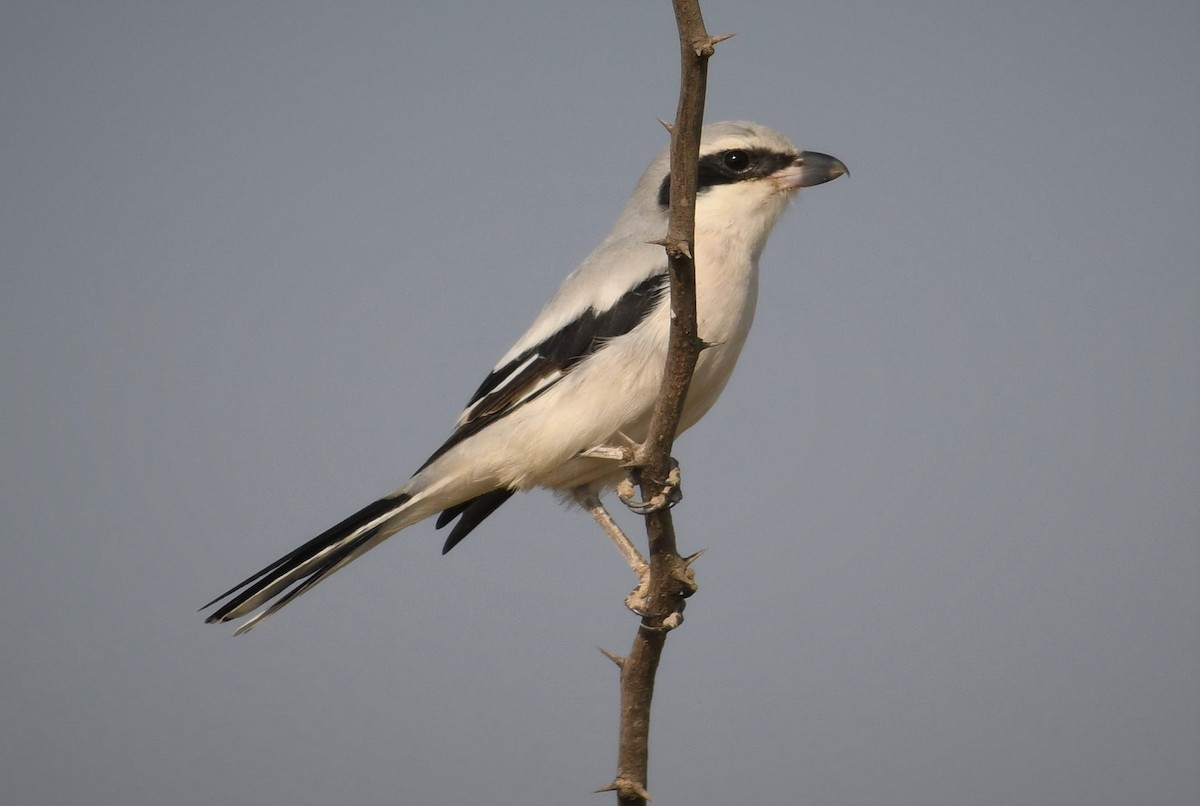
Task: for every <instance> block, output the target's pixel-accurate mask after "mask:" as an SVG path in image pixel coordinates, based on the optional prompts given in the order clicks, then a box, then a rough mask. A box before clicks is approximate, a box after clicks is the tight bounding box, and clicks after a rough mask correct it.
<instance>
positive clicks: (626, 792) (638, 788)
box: [596, 775, 654, 802]
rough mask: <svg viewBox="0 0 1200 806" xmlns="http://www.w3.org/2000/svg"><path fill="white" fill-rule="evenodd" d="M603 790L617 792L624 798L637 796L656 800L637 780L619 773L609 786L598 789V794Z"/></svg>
mask: <svg viewBox="0 0 1200 806" xmlns="http://www.w3.org/2000/svg"><path fill="white" fill-rule="evenodd" d="M601 792H616V793H618V794H619V795H620V796H621V797H622V798H626V799H627V798H630V797H632V796H637V797H639V798H641V799H642V800H644V801H647V802H649V801H652V800H654V798H652V797H650V793H649V792H647V791H646V787H644V786H642V785H641V784H639V783H638V782H637V781H631V780H629V779H628V778H622V777H621V776H619V775H618V776H617V777H616V778H615V779H614V780H613V782H612V783H611V784H609V785H608V786H605V787H602V788H600V789H597V790H596V794H600V793H601Z"/></svg>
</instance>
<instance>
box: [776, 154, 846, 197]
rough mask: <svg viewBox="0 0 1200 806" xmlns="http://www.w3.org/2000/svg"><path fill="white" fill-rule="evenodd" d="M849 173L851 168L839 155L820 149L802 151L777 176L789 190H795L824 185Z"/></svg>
mask: <svg viewBox="0 0 1200 806" xmlns="http://www.w3.org/2000/svg"><path fill="white" fill-rule="evenodd" d="M849 173H850V169H849V168H847V167H846V165H845V163H843V162H842V161H841V160H840V159H838V158H837V157H831V156H829V155H828V154H822V153H821V152H819V151H801V152H800V155H799V156H798V157H796V161H795V162H794V163H792V164H791V165H789V166H788V167H787V168H784V169H783V170H782V171H779V172H778V173H776V174H775V177H776V178H777V179H779V180H780V183H781V184H782V186H783V187H784V188H786V189H787V190H795V189H796V188H810V187H812V186H814V185H823V184H825V183H826V182H830V181H832V180H834V179H837V178H838V177H839V176H841V175H842V174H849Z"/></svg>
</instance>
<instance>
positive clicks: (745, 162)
mask: <svg viewBox="0 0 1200 806" xmlns="http://www.w3.org/2000/svg"><path fill="white" fill-rule="evenodd" d="M722 161H723V162H724V163H725V167H726V168H728V169H729V170H731V171H734V172H735V173H741V172H742V171H745V170H746V169H747V168H749V167H750V162H751V160H750V154H749V153H748V152H745V151H742V150H741V149H738V150H735V151H726V152H725V154H724V156H723V157H722Z"/></svg>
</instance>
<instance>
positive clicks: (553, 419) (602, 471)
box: [201, 122, 846, 633]
mask: <svg viewBox="0 0 1200 806" xmlns="http://www.w3.org/2000/svg"><path fill="white" fill-rule="evenodd" d="M669 160H670V155H669V153H668V150H664V151H663V152H662V153H660V154H659V155H658V156H657V157H656V158H655V159H654V161H653V162H651V163H650V166H649V167H648V168H647V169H646V172H645V173H644V174H643V175H642V178H641V180H640V181H639V182H638V185H637V187H636V188H635V189H634V192H633V196H632V197H631V198H630V200H629V202H628V203H627V204H626V205H625V209H624V210H623V211H622V213H621V216H620V218H618V219H617V223H616V224H615V225H614V226H613V229H612V231H611V232H610V233H609V234H608V236H607V237H605V239H604V240H603V241H602V242H601V243H600V245H599V246H598V247H596V249H595V251H593V252H592V253H591V254H590V255H588V257H587V258H586V259H584V261H583V262H582V263H581V264H580V265H579V267H578V268H576V269H575V270H574V271H573V272H571V274H569V275H568V276H567V278H566V280H564V281H563V284H562V286H561V287H560V288H559V289H558V291H557V292H556V293H555V294H554V295H553V296H552V297H551V298H550V301H549V302H547V303H546V306H545V307H544V308H543V309H542V311H541V313H540V314H538V317H537V319H535V320H534V322H533V325H532V326H531V327H530V328H529V330H527V331H526V332H525V335H524V336H522V337H521V338H520V339H519V340H518V341H517V343H516V344H514V345H513V346H512V348H511V349H510V350H509V351H508V352H507V353H505V354H504V356H503V357H502V358H501V359H500V361H499V362H497V364H496V366H495V368H494V369H493V370H492V371H491V373H490V374H489V375H488V376H487V378H485V379H484V381H483V383H482V384H481V385H480V387H479V389H478V390H477V391H476V392H475V394H474V395H472V396H471V400H470V402H469V403H468V404H467V407H466V409H465V410H464V411H463V413H462V415H461V416H460V417H459V418H458V423H457V425H456V427H455V429H454V432H453V433H452V434H451V435H450V438H449V439H447V440H446V442H445V443H443V445H442V446H441V447H440V448H438V449H437V450H436V451H434V453H433V455H432V456H430V457H429V459H427V460H426V461H425V463H424V464H423V465H421V467H420V468H419V469H418V470H417V472H416V473H415V474H414V475H413V477H412V478H410V479H409V480H408V481H407V482H406V483H405V484H403V485H402V486H401V487H400V488H399V489H397V490H396V491H395V492H392V493H390V494H389V495H386V496H384V497H383V498H381V499H379V500H378V501H376V502H374V503H372V504H369V505H368V506H366V507H364V508H363V509H361V510H359V511H358V512H356V513H354V514H353V515H351V516H350V517H348V518H346V519H345V520H343V521H342V522H341V523H339V524H337V525H336V526H334V527H332V528H330V529H328V530H326V531H325V532H323V533H321V534H320V535H318V536H317V537H315V538H313V539H312V540H310V541H308V542H307V543H305V544H304V545H302V546H300V547H299V548H297V549H295V550H294V551H292V552H290V553H288V554H286V555H284V556H283V557H281V558H279V559H278V560H276V561H275V562H273V563H271V564H270V565H268V566H267V567H266V568H264V569H262V570H261V571H259V572H258V573H256V574H254V575H253V576H251V577H249V578H248V579H246V580H244V581H243V582H241V583H239V584H238V585H235V586H234V587H233V588H231V589H229V590H228V591H226V592H225V593H223V594H221V595H220V596H218V597H217V598H216V599H214V600H213V601H211V602H209V603H208V604H207V605H205V606H204V607H203V608H201V609H202V610H203V609H206V608H208V607H211V606H212V605H214V604H216V603H218V602H221V601H222V600H224V599H228V600H229V601H227V602H225V603H224V604H223V605H222V606H221V607H220V608H219V609H217V610H216V611H215V612H213V613H212V614H211V615H210V616H209V617H208V618H207V619H206V620H207V621H208V622H209V623H213V622H224V621H231V620H233V619H238V618H241V617H243V616H245V615H247V614H249V613H250V612H251V611H254V610H255V609H257V608H259V607H262V606H263V605H266V604H268V603H270V605H269V606H268V607H266V608H264V609H263V610H261V611H260V612H258V613H256V614H255V615H254V616H253V617H252V618H251V619H249V620H248V621H247V622H246V623H244V624H243V625H242V626H241V627H240V628H239V629H238V631H237V632H238V633H242V632H245V631H246V630H249V629H250V628H251V627H253V626H254V625H255V624H257V623H258V622H259V621H261V620H262V619H264V618H266V617H267V616H269V615H271V614H272V613H274V612H276V611H277V610H279V608H281V607H283V606H284V605H286V604H287V603H288V602H290V601H292V600H293V599H295V598H296V597H297V596H299V595H300V594H302V593H304V592H305V591H307V590H309V589H310V588H312V586H313V585H316V584H317V583H318V582H320V581H321V580H323V579H325V578H326V577H328V576H329V575H330V574H332V573H333V572H334V571H337V570H338V569H340V568H342V567H343V566H345V565H346V564H347V563H349V562H350V561H351V560H354V559H355V558H357V557H359V556H361V555H363V554H365V553H366V552H367V551H369V550H370V549H372V548H374V547H375V546H377V545H379V544H380V543H382V542H383V541H384V540H386V539H387V538H388V537H390V536H391V535H393V534H395V533H396V532H398V531H400V530H401V529H403V528H405V527H407V526H411V525H413V524H414V523H417V522H418V521H421V520H424V519H426V518H428V517H430V516H432V515H437V514H439V513H440V515H439V517H438V519H437V527H438V528H441V527H443V526H445V525H447V524H448V523H450V522H451V521H453V520H454V519H456V518H457V519H458V522H457V523H456V524H455V525H454V527H453V529H451V530H450V535H449V537H448V538H447V539H446V543H445V546H444V548H443V553H445V552H447V551H449V550H450V549H451V548H453V547H454V546H455V545H457V544H458V542H459V541H461V540H462V539H463V538H464V537H466V536H467V534H468V533H469V532H470V531H471V530H472V529H474V528H475V527H476V526H478V525H479V523H480V522H481V521H483V520H484V518H486V517H487V516H488V515H490V514H492V513H493V512H494V511H495V510H496V508H497V507H499V506H500V505H501V504H503V503H504V502H505V501H507V500H508V499H509V497H511V496H512V494H513V493H514V492H516V491H517V490H527V489H531V488H533V487H547V488H550V489H553V490H556V491H560V492H563V493H565V494H567V495H568V497H569V498H571V499H573V500H575V501H576V502H578V503H580V504H582V505H583V506H585V508H587V509H588V511H589V512H591V513H592V514H593V516H594V517H596V519H597V521H599V522H600V523H601V525H602V526H605V528H606V531H609V534H610V536H613V537H614V540H617V539H618V538H617V537H616V536H614V535H613V532H612V531H611V529H615V525H612V522H611V519H608V516H607V513H606V512H604V510H603V507H602V505H600V503H599V495H600V493H601V492H603V491H604V490H606V489H610V488H612V487H613V486H614V485H616V484H617V483H618V482H620V481H621V480H622V478H623V477H624V476H625V474H626V470H625V469H624V468H622V467H621V465H620V463H619V462H618V461H615V460H614V459H613V458H611V457H610V458H602V457H603V456H604V453H605V450H604V449H606V448H614V447H620V446H627V445H629V444H630V440H634V441H638V442H640V441H641V440H643V439H644V438H645V436H646V430H647V427H648V424H649V420H650V415H651V412H652V411H653V408H654V403H655V400H656V397H657V395H658V391H659V385H660V382H661V380H662V377H663V370H664V367H665V363H666V353H667V336H668V331H669V322H670V316H669V314H670V300H669V286H670V283H669V280H668V274H667V257H666V252H665V250H664V249H663V248H662V246H661V245H660V244H657V243H655V242H661V239H662V238H663V237H664V236H665V235H666V231H667V207H668V201H669V198H668V197H669V186H670V168H669ZM844 173H846V166H845V165H843V164H842V163H841V161H839V160H837V159H835V158H834V157H830V156H828V155H826V154H820V153H816V152H812V151H799V150H797V149H796V148H795V147H794V146H793V145H792V144H791V143H789V142H788V141H787V140H786V139H785V138H784V137H783V136H782V135H780V134H778V133H776V132H774V131H772V130H771V129H768V128H766V127H765V126H760V125H758V124H755V123H747V122H724V123H714V124H710V125H708V126H705V127H704V130H703V134H702V137H701V143H700V163H699V172H698V182H697V198H696V230H695V239H694V242H693V248H692V251H693V257H694V261H695V266H696V294H697V301H696V309H697V317H698V325H699V336H700V338H701V339H702V340H703V341H704V342H706V343H707V344H708V345H711V346H709V347H707V348H706V349H705V350H704V351H703V352H702V353H701V354H700V358H699V361H698V363H697V364H696V370H695V374H694V375H693V377H692V382H691V386H690V391H689V392H688V397H687V401H686V403H685V406H684V410H683V417H682V421H681V422H680V426H679V430H680V432H682V431H683V430H684V429H686V428H688V427H689V426H691V425H694V424H695V423H696V421H697V420H699V419H700V417H702V416H703V415H704V414H705V412H707V411H708V410H709V408H710V407H711V406H712V405H713V403H714V402H715V401H716V399H717V396H718V395H719V394H720V393H721V390H722V389H723V388H724V387H725V383H726V382H727V381H728V380H729V376H730V374H731V373H732V372H733V367H734V363H735V362H736V361H737V358H738V355H739V353H741V350H742V345H743V344H745V341H746V336H747V334H748V333H749V331H750V324H751V322H752V320H753V319H754V308H755V303H756V301H757V298H758V259H759V255H760V254H761V253H762V250H763V246H764V245H765V244H766V241H767V235H768V234H769V233H770V231H771V228H772V227H773V226H774V225H775V222H776V221H777V220H778V219H779V216H780V214H781V213H782V212H783V211H784V209H785V208H786V207H787V205H788V203H789V202H790V201H791V199H792V197H793V196H794V195H795V194H796V191H797V190H798V189H799V188H802V187H811V186H813V185H819V184H821V183H824V182H828V181H830V180H832V179H835V178H837V177H838V176H841V175H842V174H844ZM606 519H607V520H606ZM610 527H611V528H610ZM622 550H623V552H625V553H626V557H627V559H629V560H630V563H631V565H634V566H635V571H639V574H642V573H643V572H644V568H641V569H639V568H638V567H637V561H638V560H639V559H640V557H638V556H636V555H637V551H636V549H633V547H632V545H628V546H627V547H623V548H622ZM630 551H632V553H633V555H634V556H631V555H630V553H629V552H630ZM272 600H274V601H272Z"/></svg>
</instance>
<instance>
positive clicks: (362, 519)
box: [200, 495, 409, 624]
mask: <svg viewBox="0 0 1200 806" xmlns="http://www.w3.org/2000/svg"><path fill="white" fill-rule="evenodd" d="M408 499H409V496H407V495H399V496H396V497H385V498H381V499H379V500H378V501H375V502H374V503H371V504H368V505H367V506H365V507H363V508H362V509H360V510H359V511H358V512H355V513H354V514H353V515H351V516H350V517H348V518H346V519H345V520H343V521H342V522H341V523H338V524H337V525H336V526H333V527H330V528H329V529H326V530H325V531H324V532H322V533H321V534H319V535H317V536H316V537H314V538H313V539H312V540H309V541H308V542H307V543H305V544H304V545H302V546H300V547H299V548H297V549H294V550H293V551H290V552H288V553H287V554H285V555H284V556H282V557H280V558H279V559H278V560H276V561H275V562H273V563H271V564H270V565H268V566H267V567H266V568H263V569H262V570H260V571H258V572H257V573H255V574H252V575H251V576H249V577H247V578H246V579H244V580H242V581H241V582H239V583H238V584H236V585H234V586H233V587H232V588H230V589H229V590H227V591H225V592H224V593H222V594H221V595H220V596H218V597H217V598H215V599H213V600H212V601H211V602H209V603H208V604H206V605H204V606H203V607H201V608H200V609H201V610H206V609H208V608H210V607H212V606H213V605H215V604H216V603H217V602H219V601H221V600H222V599H225V598H227V597H229V596H233V598H232V599H230V600H229V601H228V602H226V603H225V604H224V605H222V606H221V607H220V608H219V609H218V610H216V611H215V612H213V613H212V614H211V615H210V616H209V617H208V618H206V619H205V622H207V623H209V624H213V623H216V622H219V621H228V620H230V619H232V618H237V617H238V616H239V615H244V614H241V613H238V614H237V615H231V614H234V613H235V612H237V611H238V610H239V608H241V607H242V606H243V605H244V604H245V603H246V602H248V601H250V600H251V599H253V598H254V597H256V596H258V595H259V594H260V593H261V592H262V591H264V590H266V589H267V588H268V587H269V586H271V585H273V584H275V583H276V582H277V581H278V580H280V579H283V578H284V577H286V576H287V575H288V574H290V573H292V572H294V571H295V570H296V569H298V568H300V567H301V566H303V565H305V564H306V563H309V562H312V561H313V560H314V559H316V558H318V557H320V556H321V555H322V554H324V553H326V552H328V555H329V556H328V557H326V558H325V560H324V561H323V562H321V564H320V565H318V566H317V567H316V568H314V569H313V570H312V571H311V572H310V573H309V574H308V575H307V576H306V577H305V578H304V580H303V581H302V582H300V584H299V585H296V586H295V587H293V588H292V589H291V590H289V591H288V592H287V593H285V594H283V596H282V597H281V598H280V600H279V601H277V602H276V603H275V605H273V606H272V611H274V610H277V609H278V608H280V607H282V606H283V605H284V604H287V603H288V602H290V601H291V600H292V599H294V598H295V597H296V596H298V595H300V593H302V592H303V591H305V590H307V589H308V588H310V587H312V586H313V585H315V584H316V583H317V582H319V581H321V579H323V578H324V577H326V576H328V575H329V574H330V573H332V572H333V571H334V570H336V569H337V568H338V567H340V566H341V565H342V564H344V563H345V562H346V561H348V558H349V557H350V556H353V554H354V553H355V552H356V550H357V549H359V548H360V547H361V546H362V545H363V544H364V543H366V542H368V541H369V540H370V539H371V538H372V537H374V536H375V535H377V534H378V528H374V529H368V530H367V531H366V532H364V533H363V534H361V535H359V536H358V537H356V538H355V539H354V540H352V541H350V542H348V543H346V544H345V545H339V544H341V543H342V542H343V541H345V540H346V538H347V536H349V535H351V534H353V533H354V532H355V531H356V530H358V529H361V528H362V527H363V525H365V524H367V523H370V522H371V521H373V520H376V519H378V518H380V517H382V516H384V515H386V514H387V513H388V512H391V511H392V510H395V509H396V508H398V507H399V506H400V505H402V504H403V503H404V502H405V501H407V500H408ZM239 591H240V593H239ZM234 594H237V595H236V596H234Z"/></svg>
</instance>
